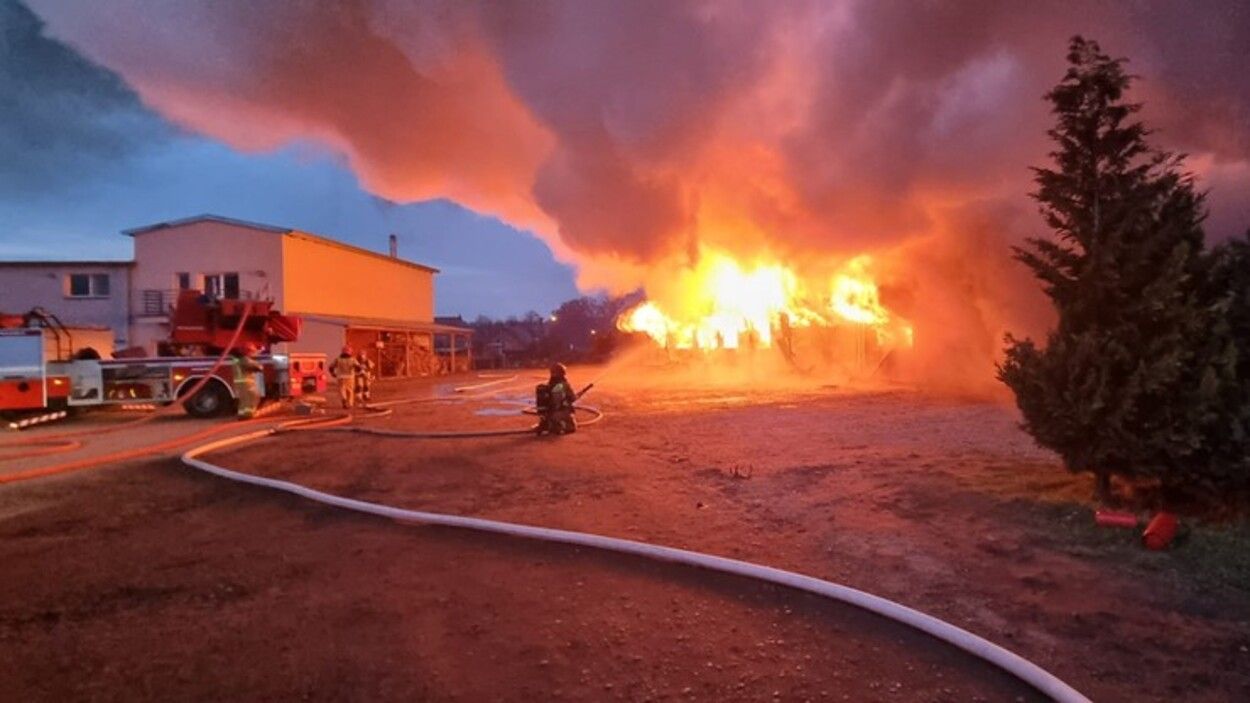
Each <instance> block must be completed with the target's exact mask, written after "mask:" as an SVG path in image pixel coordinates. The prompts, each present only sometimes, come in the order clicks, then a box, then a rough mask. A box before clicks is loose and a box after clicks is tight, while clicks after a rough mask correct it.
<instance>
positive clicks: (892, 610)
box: [0, 394, 1089, 703]
mask: <svg viewBox="0 0 1250 703" xmlns="http://www.w3.org/2000/svg"><path fill="white" fill-rule="evenodd" d="M579 395H580V394H579ZM419 400H426V401H428V400H441V399H437V398H423V399H401V400H400V401H389V403H388V404H389V405H398V404H401V403H402V402H404V401H411V402H418V401H419ZM576 407H577V409H580V410H582V411H584V412H589V413H591V414H592V418H591V419H590V420H589V421H587V422H585V423H583V425H590V424H593V423H595V422H598V421H600V420H602V419H603V417H604V414H603V413H602V412H601V411H599V410H598V409H596V408H592V407H590V406H576ZM374 413H375V414H374V415H373V416H375V417H376V416H381V415H385V414H389V413H390V411H389V410H387V409H382V408H377V409H375V410H374ZM352 419H353V418H352V415H350V414H347V413H344V414H342V415H337V416H329V417H320V418H304V419H298V420H289V421H286V422H281V423H279V424H277V425H276V426H271V427H268V428H265V429H261V430H256V431H252V432H247V433H244V434H240V435H236V436H233V437H227V438H224V439H217V440H213V441H209V442H207V443H205V444H201V445H199V446H196V447H193V448H192V449H190V450H189V451H187V452H185V453H184V454H183V455H182V457H181V461H182V463H184V464H185V465H187V466H190V467H191V468H194V469H197V470H200V471H204V472H206V473H209V474H212V475H214V476H218V477H221V478H225V479H228V480H231V481H235V482H238V483H244V484H250V485H254V486H260V487H263V488H269V489H271V490H277V491H281V492H284V493H290V494H292V495H296V496H299V497H301V498H305V499H308V500H312V501H316V502H318V503H322V504H325V505H330V506H334V507H338V508H343V509H347V510H353V511H356V512H360V513H365V514H370V515H375V516H378V517H384V518H389V519H391V520H396V521H399V522H402V523H412V524H418V525H437V526H442V527H453V528H458V529H468V530H476V531H479V532H486V533H490V534H501V535H507V536H510V537H519V538H524V539H532V540H538V541H544V542H554V543H558V544H568V545H574V546H580V547H587V548H591V549H597V550H602V551H608V552H615V553H620V554H629V555H632V556H637V557H642V558H646V559H652V560H656V561H662V562H669V563H674V564H680V565H684V566H691V567H697V568H701V569H705V570H709V571H715V572H720V573H726V574H731V575H734V576H739V577H743V578H749V579H753V580H757V581H763V582H767V583H772V584H776V585H779V586H784V587H786V588H790V589H794V590H798V591H804V592H807V593H812V594H814V595H818V596H821V597H824V598H828V599H830V600H834V601H838V602H842V603H846V604H849V605H853V606H856V607H858V608H861V609H863V610H866V611H868V612H871V613H875V614H877V615H880V616H882V617H885V618H888V619H890V620H893V621H895V622H898V623H901V624H903V625H907V626H909V627H912V628H914V629H917V630H920V631H921V632H924V633H926V634H928V635H930V636H932V637H934V638H936V639H938V640H941V641H943V642H946V643H948V644H950V645H953V646H955V647H957V648H959V649H961V650H963V651H965V652H968V653H969V654H972V655H973V656H975V657H978V658H980V659H982V660H983V661H986V662H989V663H990V664H993V665H995V666H997V667H999V668H1000V669H1002V670H1004V671H1006V672H1007V673H1009V674H1011V675H1013V676H1015V677H1016V678H1017V679H1019V680H1021V681H1023V682H1025V683H1027V684H1029V685H1030V686H1032V687H1033V688H1035V689H1037V690H1038V691H1040V692H1042V693H1044V694H1045V695H1047V696H1049V697H1050V698H1052V699H1054V700H1056V701H1060V703H1089V699H1088V698H1086V697H1085V696H1084V695H1082V694H1081V693H1080V692H1079V691H1077V690H1076V689H1074V688H1072V687H1071V686H1069V685H1068V684H1066V683H1064V682H1063V681H1062V680H1061V679H1059V678H1057V677H1056V676H1054V675H1053V674H1051V673H1050V672H1048V671H1046V670H1045V669H1043V668H1041V667H1039V666H1038V665H1036V664H1034V663H1033V662H1031V661H1029V660H1027V659H1025V658H1023V657H1021V656H1019V655H1018V654H1015V653H1014V652H1011V651H1010V650H1007V649H1005V648H1003V647H1000V646H998V645H996V644H994V643H993V642H990V641H989V640H987V639H985V638H983V637H980V636H978V635H975V634H973V633H971V632H968V631H967V630H964V629H962V628H960V627H957V626H955V625H952V624H950V623H948V622H946V621H944V620H941V619H938V618H935V617H933V616H931V615H928V614H926V613H923V612H920V611H918V610H915V609H913V608H909V607H907V606H905V605H902V604H900V603H896V602H894V601H891V600H889V599H886V598H882V597H880V596H876V595H873V594H871V593H867V592H865V591H861V590H858V589H855V588H851V587H849V586H844V585H842V584H838V583H834V582H832V581H826V580H824V579H819V578H816V577H813V576H807V575H805V574H800V573H797V572H793V571H787V570H784V569H778V568H774V567H770V566H765V565H762V564H754V563H751V562H746V561H742V560H738V559H730V558H727V557H721V556H716V555H713V554H706V553H702V552H695V551H691V550H686V549H679V548H675V547H666V546H662V545H656V544H648V543H645V542H638V541H635V540H629V539H623V538H619V537H608V536H604V535H596V534H591V533H585V532H575V531H571V530H561V529H554V528H548V527H540V526H535V525H524V524H518V523H510V522H503V521H499V520H489V519H485V518H475V517H468V516H463V515H451V514H445V513H434V512H427V511H418V510H408V509H404V508H398V507H394V506H390V505H385V504H381V503H372V502H368V501H363V500H357V499H354V498H348V497H345V496H340V495H335V494H332V493H326V492H323V491H318V490H316V489H314V488H311V487H309V486H305V485H302V484H299V483H294V482H292V481H284V480H280V479H272V478H266V477H263V476H257V475H254V474H248V473H244V472H241V471H234V470H232V469H227V468H225V467H223V466H220V465H217V464H213V463H211V462H208V461H204V460H203V459H200V458H199V457H201V456H202V455H204V454H207V453H209V452H213V451H217V450H220V449H225V448H228V447H237V446H240V445H244V444H249V443H252V442H256V441H259V440H262V439H265V438H268V437H272V436H275V435H277V434H280V433H286V432H296V431H344V430H347V431H363V432H368V433H369V434H373V435H381V436H391V437H402V438H413V439H465V438H477V437H495V436H506V435H515V434H529V433H531V432H532V431H533V429H532V428H530V429H507V430H488V431H480V432H406V431H399V430H384V429H377V428H356V427H351V428H348V427H344V425H347V424H349V423H351V422H352ZM271 421H272V420H271V419H270V418H256V419H253V420H247V421H245V422H247V423H249V424H250V423H258V422H271ZM239 424H240V423H231V424H227V425H220V426H216V427H210V428H207V429H206V430H203V431H201V432H197V433H194V434H192V435H189V436H185V437H180V438H176V439H173V440H169V441H166V442H162V443H158V444H156V445H151V446H148V447H142V448H136V449H131V450H126V451H123V452H116V453H114V454H111V455H107V456H104V457H95V458H91V459H84V460H81V461H78V462H68V463H66V464H61V465H56V466H52V467H42V468H39V469H34V470H31V471H28V472H22V473H21V474H10V475H6V476H0V483H8V482H11V481H16V480H24V479H27V478H33V477H35V476H45V475H49V474H51V473H61V472H64V471H69V470H73V469H75V468H84V467H85V466H88V465H99V464H104V463H111V462H114V461H120V460H124V459H129V458H133V457H135V456H141V455H144V454H150V453H154V452H157V451H162V450H163V449H167V448H171V447H173V446H178V445H181V444H185V443H187V442H189V441H196V440H199V439H203V438H205V437H208V436H211V435H212V434H215V433H220V432H222V431H226V430H229V429H234V428H237V427H238V426H239ZM26 474H29V475H26Z"/></svg>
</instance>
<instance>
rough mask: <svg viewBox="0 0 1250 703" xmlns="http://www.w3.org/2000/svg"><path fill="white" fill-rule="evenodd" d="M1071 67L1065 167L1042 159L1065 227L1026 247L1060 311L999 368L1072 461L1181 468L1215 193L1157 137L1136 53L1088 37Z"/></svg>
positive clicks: (1045, 186) (1056, 217)
mask: <svg viewBox="0 0 1250 703" xmlns="http://www.w3.org/2000/svg"><path fill="white" fill-rule="evenodd" d="M1068 62H1069V64H1070V65H1069V68H1068V71H1067V73H1066V75H1065V76H1064V78H1063V80H1062V81H1061V82H1060V83H1059V85H1058V86H1056V87H1055V88H1054V89H1053V90H1051V91H1050V92H1049V93H1048V94H1047V95H1046V98H1047V99H1048V100H1049V101H1050V102H1051V104H1052V108H1053V112H1054V114H1055V116H1056V124H1055V127H1054V128H1053V129H1051V130H1050V131H1049V132H1048V133H1049V135H1050V137H1051V138H1052V139H1053V140H1054V141H1055V143H1056V149H1055V150H1054V151H1053V152H1051V158H1052V160H1053V167H1051V168H1036V169H1034V173H1035V179H1036V183H1037V186H1038V188H1037V191H1036V192H1035V193H1034V194H1033V197H1034V198H1035V199H1036V200H1037V201H1038V202H1039V203H1040V205H1041V213H1042V216H1043V218H1044V220H1045V222H1046V224H1047V225H1048V227H1049V228H1050V229H1051V230H1052V232H1053V237H1047V238H1040V237H1039V238H1033V239H1029V240H1028V241H1027V246H1025V247H1018V248H1016V249H1015V255H1016V258H1017V259H1019V260H1020V261H1022V262H1023V263H1025V264H1026V265H1027V266H1028V267H1029V268H1030V269H1032V271H1033V273H1034V275H1036V276H1037V278H1038V279H1040V280H1041V281H1042V283H1043V285H1044V290H1045V292H1046V293H1047V295H1049V296H1050V298H1051V300H1052V302H1053V304H1054V306H1055V309H1056V311H1057V313H1058V324H1057V326H1056V328H1055V329H1054V330H1052V331H1051V332H1050V333H1049V334H1048V336H1047V340H1046V345H1045V347H1044V348H1039V347H1038V346H1037V345H1035V344H1034V343H1033V342H1032V341H1031V340H1028V339H1025V340H1016V339H1014V338H1012V337H1010V336H1008V338H1007V343H1008V348H1007V350H1006V358H1005V360H1004V362H1003V364H1002V365H1001V366H1000V367H999V378H1000V379H1001V380H1002V381H1003V382H1004V383H1006V384H1007V386H1009V387H1010V388H1011V389H1012V390H1013V391H1014V392H1015V395H1016V401H1017V404H1018V406H1019V407H1020V410H1021V412H1022V414H1023V417H1024V427H1025V429H1026V430H1027V431H1028V432H1030V433H1031V434H1032V435H1033V436H1034V438H1035V439H1036V440H1037V441H1038V443H1039V444H1041V445H1042V446H1045V447H1048V448H1050V449H1052V450H1054V451H1055V452H1057V453H1058V454H1059V455H1060V456H1061V457H1062V458H1063V460H1064V462H1065V464H1066V465H1067V467H1068V468H1069V469H1070V470H1072V471H1089V472H1093V473H1094V474H1095V475H1096V476H1097V477H1098V487H1099V493H1100V496H1101V497H1103V498H1106V497H1107V494H1108V489H1109V486H1110V477H1111V475H1113V474H1120V475H1126V476H1150V477H1158V478H1161V479H1164V480H1165V481H1166V480H1169V478H1170V477H1172V476H1175V475H1176V470H1177V466H1178V464H1177V462H1178V461H1180V460H1181V459H1182V458H1183V457H1185V456H1186V454H1187V452H1189V451H1192V449H1193V447H1195V446H1200V445H1201V444H1202V428H1201V427H1200V426H1199V424H1198V423H1195V422H1194V421H1193V417H1192V413H1191V410H1192V408H1189V407H1186V406H1185V405H1184V404H1183V403H1177V402H1176V400H1177V398H1178V397H1180V396H1186V395H1187V394H1188V387H1187V384H1188V383H1189V382H1190V381H1191V377H1192V367H1193V363H1194V360H1195V356H1196V353H1197V352H1196V351H1195V350H1194V349H1193V345H1192V344H1189V343H1188V342H1189V340H1190V339H1191V338H1192V337H1193V335H1195V334H1196V333H1198V332H1199V331H1201V329H1202V326H1203V324H1204V322H1205V321H1206V319H1205V317H1204V308H1203V306H1202V304H1201V301H1200V300H1199V294H1198V290H1197V287H1198V286H1197V282H1198V280H1199V276H1200V275H1201V269H1202V266H1203V259H1202V257H1201V249H1202V241H1203V233H1202V227H1201V224H1202V220H1203V218H1204V216H1205V215H1204V208H1203V196H1202V195H1201V194H1199V193H1197V192H1196V191H1195V188H1194V184H1193V180H1192V178H1191V177H1190V176H1189V174H1187V173H1185V172H1183V171H1182V169H1181V166H1182V164H1181V159H1180V158H1179V157H1175V156H1173V155H1171V154H1167V153H1165V152H1161V151H1158V150H1155V149H1153V148H1152V147H1151V146H1150V145H1149V144H1148V142H1147V140H1146V137H1147V135H1148V132H1147V130H1146V128H1145V126H1144V125H1143V124H1142V123H1141V122H1140V121H1137V120H1136V113H1137V112H1138V110H1139V109H1140V105H1137V104H1134V103H1129V102H1126V101H1125V99H1124V94H1125V92H1126V91H1127V90H1128V88H1129V86H1130V85H1131V82H1132V77H1131V76H1129V75H1128V74H1127V73H1126V72H1125V70H1124V60H1122V59H1111V58H1110V57H1108V56H1107V55H1106V54H1104V53H1103V52H1102V51H1101V49H1100V48H1099V46H1098V44H1097V43H1095V42H1093V41H1089V40H1086V39H1083V38H1081V37H1079V36H1078V37H1075V38H1073V39H1072V42H1071V45H1070V50H1069V53H1068Z"/></svg>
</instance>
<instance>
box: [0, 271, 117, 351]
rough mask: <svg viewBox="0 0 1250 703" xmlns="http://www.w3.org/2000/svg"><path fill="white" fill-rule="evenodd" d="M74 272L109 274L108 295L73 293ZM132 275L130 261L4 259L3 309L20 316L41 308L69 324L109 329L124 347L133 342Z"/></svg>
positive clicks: (0, 301)
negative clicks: (11, 260) (84, 261)
mask: <svg viewBox="0 0 1250 703" xmlns="http://www.w3.org/2000/svg"><path fill="white" fill-rule="evenodd" d="M70 274H88V275H93V274H94V275H106V276H108V277H109V291H108V294H107V295H100V296H91V297H85V298H82V297H73V296H71V295H70V294H69V276H70ZM130 274H131V267H130V264H129V262H118V263H108V262H99V263H82V262H74V263H64V264H61V263H51V262H30V263H24V262H3V263H0V312H4V313H8V314H13V315H16V314H21V313H25V312H27V311H28V310H30V309H31V308H34V307H41V308H44V309H45V310H47V311H48V312H50V313H52V314H54V315H56V316H57V317H59V318H60V319H61V321H62V322H63V323H65V325H67V326H69V327H106V328H109V329H111V330H112V337H113V339H112V343H113V344H114V345H116V346H118V347H123V346H126V344H127V343H128V342H129V338H128V331H129V330H128V328H129V315H128V309H127V304H128V301H127V294H128V290H129V288H130Z"/></svg>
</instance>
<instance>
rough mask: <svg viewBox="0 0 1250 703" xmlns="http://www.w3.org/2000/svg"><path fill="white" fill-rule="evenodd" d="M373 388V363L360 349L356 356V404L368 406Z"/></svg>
mask: <svg viewBox="0 0 1250 703" xmlns="http://www.w3.org/2000/svg"><path fill="white" fill-rule="evenodd" d="M372 388H373V361H372V360H371V359H370V358H369V355H368V354H367V353H365V351H364V350H363V349H362V350H361V351H360V353H359V354H357V355H356V402H357V403H359V404H360V405H362V406H363V405H368V404H369V400H370V398H371V397H372V396H371V390H372Z"/></svg>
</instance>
